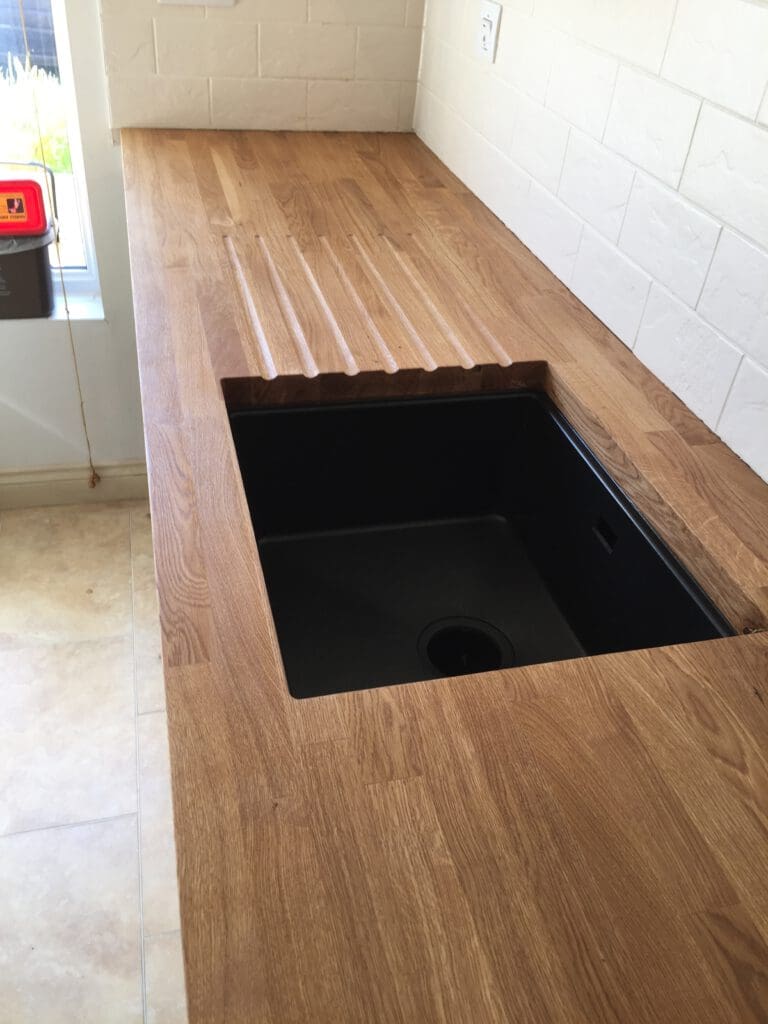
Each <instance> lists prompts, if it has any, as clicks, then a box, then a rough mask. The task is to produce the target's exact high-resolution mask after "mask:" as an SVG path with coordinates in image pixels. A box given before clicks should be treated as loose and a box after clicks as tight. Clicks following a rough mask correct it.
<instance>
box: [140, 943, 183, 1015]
mask: <svg viewBox="0 0 768 1024" xmlns="http://www.w3.org/2000/svg"><path fill="white" fill-rule="evenodd" d="M144 955H145V958H146V986H147V1024H187V999H186V995H185V993H184V958H183V956H182V952H181V934H180V933H179V932H170V933H169V934H167V935H156V936H153V937H152V938H149V939H147V941H146V943H145V945H144Z"/></svg>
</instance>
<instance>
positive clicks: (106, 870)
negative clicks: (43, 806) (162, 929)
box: [0, 816, 142, 1024]
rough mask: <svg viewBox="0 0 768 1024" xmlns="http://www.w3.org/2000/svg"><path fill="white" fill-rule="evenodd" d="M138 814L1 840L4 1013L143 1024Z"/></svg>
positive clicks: (0, 996) (73, 1023)
mask: <svg viewBox="0 0 768 1024" xmlns="http://www.w3.org/2000/svg"><path fill="white" fill-rule="evenodd" d="M136 861H137V851H136V820H135V818H134V817H133V816H129V817H127V818H118V819H116V820H113V821H108V822H99V823H96V824H91V825H78V826H76V827H73V828H63V829H45V830H42V831H37V832H26V833H23V834H21V835H15V836H6V837H4V838H2V839H0V892H2V894H3V908H2V910H3V912H2V914H0V1019H2V1020H3V1022H8V1024H139V1022H140V1021H141V1019H142V1012H141V971H140V957H139V917H138V893H137V879H138V872H137V863H136Z"/></svg>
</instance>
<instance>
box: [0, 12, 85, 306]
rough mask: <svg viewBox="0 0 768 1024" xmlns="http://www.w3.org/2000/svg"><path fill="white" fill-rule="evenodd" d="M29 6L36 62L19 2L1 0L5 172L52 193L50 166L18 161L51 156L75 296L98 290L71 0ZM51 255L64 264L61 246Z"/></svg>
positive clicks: (1, 159)
mask: <svg viewBox="0 0 768 1024" xmlns="http://www.w3.org/2000/svg"><path fill="white" fill-rule="evenodd" d="M23 10H24V21H25V23H26V29H27V39H28V42H29V49H30V57H31V59H30V60H29V61H28V60H27V55H26V52H25V46H24V32H23V28H22V18H21V12H20V9H19V0H0V125H2V132H1V133H0V175H3V176H5V177H10V176H11V175H15V176H22V175H23V176H25V177H34V178H36V179H38V180H40V181H41V184H43V189H44V192H45V193H46V195H47V188H46V186H45V184H44V183H43V181H42V176H43V174H44V172H42V171H41V170H40V169H39V168H34V167H30V168H28V169H26V170H25V169H23V168H21V167H19V166H18V164H20V163H23V164H26V163H29V162H42V160H43V156H44V157H45V160H46V161H47V164H48V166H49V167H50V168H51V170H52V171H53V175H54V181H55V194H56V203H57V207H58V215H59V232H60V244H59V250H58V252H59V253H60V255H61V264H62V268H63V270H64V278H65V283H66V286H67V291H68V292H70V293H72V295H73V296H75V295H76V296H87V295H93V296H95V295H97V293H98V277H97V272H96V259H95V255H94V249H93V238H92V235H91V226H90V218H89V215H88V201H87V193H86V188H85V174H84V170H83V159H82V152H81V146H80V133H79V127H78V120H77V110H76V106H75V98H74V86H73V81H72V66H71V60H70V53H69V40H68V36H67V23H66V15H65V10H64V0H23ZM38 119H39V126H38ZM41 137H42V147H41V144H40V138H41ZM50 258H51V263H52V264H53V265H54V266H57V250H56V247H55V246H54V245H52V246H51V247H50ZM58 278H59V275H58V273H56V274H54V281H55V283H56V284H57V285H58V283H59V282H58Z"/></svg>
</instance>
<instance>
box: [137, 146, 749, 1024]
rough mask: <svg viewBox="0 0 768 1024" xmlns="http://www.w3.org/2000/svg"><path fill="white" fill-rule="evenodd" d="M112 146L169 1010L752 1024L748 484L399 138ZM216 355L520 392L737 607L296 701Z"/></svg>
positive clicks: (321, 390)
mask: <svg viewBox="0 0 768 1024" xmlns="http://www.w3.org/2000/svg"><path fill="white" fill-rule="evenodd" d="M123 150H124V160H125V170H126V187H127V208H128V222H129V236H130V247H131V266H132V274H133V287H134V304H135V310H136V326H137V336H138V349H139V361H140V373H141V388H142V398H143V408H144V419H145V431H146V443H147V453H148V463H149V474H150V493H151V502H152V518H153V534H154V544H155V560H156V569H157V578H158V585H159V591H160V604H161V619H162V627H163V657H164V663H165V674H166V688H167V697H168V721H169V731H170V742H171V759H172V773H173V792H174V807H175V822H176V841H177V848H178V866H179V883H180V893H181V914H182V927H183V938H184V951H185V963H186V972H187V989H188V1001H189V1013H190V1020H191V1022H192V1024H201V1022H206V1024H208V1022H221V1024H235V1022H241V1021H242V1022H248V1024H255V1022H259V1024H260V1022H275V1024H288V1022H312V1024H322V1022H329V1024H330V1022H333V1024H342V1022H344V1024H346V1022H349V1024H358V1022H363V1021H369V1022H374V1021H375V1022H384V1024H392V1022H407V1024H414V1022H433V1021H452V1022H460V1024H464V1022H467V1024H481V1022H486V1021H510V1022H515V1024H525V1022H537V1024H539V1022H541V1024H550V1022H583V1024H597V1022H602V1021H606V1022H608V1021H610V1022H619V1021H620V1022H627V1024H639V1022H645V1021H647V1022H649V1024H650V1022H653V1024H659V1022H662V1021H669V1022H674V1024H685V1022H692V1024H693V1022H695V1024H703V1022H708V1021H711V1022H713V1024H714V1022H717V1024H723V1022H730V1021H734V1022H736V1021H739V1022H742V1021H754V1022H757V1021H765V1020H766V1019H768V633H765V632H760V630H764V629H765V628H766V625H767V624H768V486H766V485H765V484H764V483H762V482H761V481H760V480H759V479H758V478H757V477H756V476H755V475H754V474H753V473H752V472H751V471H750V470H749V469H748V468H747V467H746V466H745V465H744V464H743V463H742V462H740V461H739V459H738V458H736V456H734V455H733V454H731V453H730V452H729V451H728V450H727V449H726V448H725V447H724V446H723V445H722V444H721V443H720V442H719V441H718V440H717V438H716V437H714V435H712V434H711V433H710V431H708V430H707V429H706V427H704V426H703V425H702V424H701V423H700V422H699V421H698V420H697V419H696V418H695V417H694V416H692V415H691V414H690V413H689V412H688V411H687V410H686V409H685V408H684V407H683V406H682V404H681V403H680V402H679V401H677V399H675V398H674V397H673V396H672V395H671V394H670V392H668V391H667V390H666V388H664V387H663V386H662V385H661V384H660V383H658V381H656V380H655V379H654V378H653V377H652V376H651V374H650V373H648V372H647V371H646V370H645V369H644V368H643V367H642V366H641V365H640V363H639V362H638V361H637V360H636V359H635V358H634V356H633V355H632V354H631V353H630V352H629V351H628V350H627V349H626V348H625V347H624V346H623V345H622V344H621V343H620V342H619V341H617V340H616V339H615V338H614V337H613V336H612V335H611V334H610V332H609V331H608V330H607V329H606V328H604V327H603V326H602V325H601V324H600V323H599V322H598V321H597V320H596V319H595V318H594V317H593V316H592V315H591V314H590V313H589V312H588V311H587V310H586V309H585V308H584V307H583V306H582V305H581V304H580V303H579V302H578V301H577V300H576V299H575V298H573V296H571V295H570V293H568V292H567V290H566V289H565V288H564V287H563V286H562V285H561V284H560V283H559V282H558V281H557V280H556V279H555V278H554V277H553V276H552V275H551V274H550V273H549V271H548V270H546V269H545V268H544V267H543V266H542V265H541V264H540V263H539V262H538V261H537V260H536V259H535V258H534V257H533V256H532V255H531V254H530V253H529V252H528V251H527V250H526V249H525V248H524V247H523V246H522V245H521V244H520V243H519V242H518V241H517V239H516V238H515V237H514V236H513V235H511V234H510V233H509V232H508V231H507V230H506V229H505V228H504V227H503V226H502V225H501V224H500V222H499V221H498V220H496V219H495V218H494V217H493V216H492V215H491V214H490V213H489V212H488V211H487V210H486V209H485V207H483V206H482V205H481V204H480V203H479V202H478V201H477V200H476V199H475V198H473V197H472V196H471V195H470V194H469V193H468V192H467V190H466V189H465V188H464V187H463V185H462V184H461V183H460V182H459V181H458V180H457V179H456V178H455V177H453V175H451V174H450V173H449V172H448V171H447V170H446V169H445V167H443V166H442V165H441V164H440V163H439V161H438V160H437V159H436V158H435V157H434V156H433V155H432V154H431V153H430V152H429V151H428V150H427V149H426V148H425V147H424V146H423V145H422V144H421V143H420V142H419V141H418V140H417V139H415V138H414V137H412V136H403V135H399V136H381V135H354V136H352V135H309V134H305V135H299V134H295V135H290V134H268V133H251V132H243V133H235V132H232V133H228V132H215V133H214V132H210V133H209V132H184V131H179V132H171V131H145V130H129V131H125V132H123ZM485 364H488V365H489V368H488V369H484V370H481V369H477V367H479V366H482V365H485ZM494 364H498V366H501V367H503V368H505V369H498V366H497V368H496V369H494V368H493V366H494ZM435 367H440V368H447V369H444V370H442V369H441V370H438V371H437V372H436V373H432V374H430V373H427V372H426V371H427V370H434V369H435ZM454 367H467V368H470V367H476V368H475V369H474V370H470V371H468V372H465V373H460V372H458V371H456V370H454V369H451V368H454ZM419 368H421V371H419ZM408 370H412V371H415V372H406V371H408ZM318 374H319V376H316V375H318ZM223 378H237V379H238V380H239V383H237V384H230V385H228V387H229V388H230V391H229V392H228V395H229V397H230V400H231V401H243V400H249V399H252V400H258V399H259V398H262V397H264V395H266V396H268V397H269V398H270V400H283V399H286V398H287V399H291V398H295V397H305V398H311V397H313V396H314V397H317V396H320V397H328V396H330V395H334V394H342V393H345V394H353V393H360V394H380V393H393V392H395V393H396V392H397V391H414V390H416V391H418V390H425V389H426V390H446V389H449V390H450V389H456V388H459V389H468V390H475V389H478V388H480V387H498V386H503V385H504V384H505V383H506V384H508V383H509V382H510V381H511V382H515V381H520V382H523V383H525V382H532V381H533V382H538V383H539V384H540V385H541V386H542V387H545V388H546V389H547V390H548V391H549V392H550V393H551V394H552V395H553V397H554V398H555V400H556V401H557V402H558V404H560V406H561V407H562V408H563V410H564V411H565V413H566V414H567V415H568V417H569V418H570V420H571V421H572V422H573V423H574V425H575V426H576V427H577V428H578V429H579V430H580V431H581V433H582V434H583V435H584V436H585V437H586V439H587V441H588V442H589V443H590V445H591V446H592V447H593V449H594V450H595V451H596V452H597V453H598V455H599V456H600V457H601V458H602V460H603V461H604V463H605V464H606V465H607V466H608V467H609V468H610V470H611V471H612V473H613V474H614V476H615V477H616V478H617V479H618V481H619V482H620V483H621V485H622V486H623V487H624V488H625V490H626V491H627V492H628V493H629V494H630V496H631V497H632V498H633V500H634V501H635V502H636V504H637V505H638V506H639V507H640V509H641V510H642V511H643V512H644V513H645V515H646V516H647V517H648V518H649V519H650V520H651V521H652V522H653V523H654V525H655V526H656V528H657V529H658V530H659V532H660V533H661V534H662V535H663V536H664V537H665V539H666V540H667V542H668V543H669V544H670V546H671V547H672V548H673V549H674V550H675V551H676V553H677V554H678V555H679V556H680V557H681V558H682V560H683V561H684V562H685V563H686V564H687V565H688V566H689V568H690V569H691V570H692V571H693V572H694V574H695V575H696V576H697V578H698V579H699V580H700V582H701V583H702V585H703V586H704V587H705V589H706V590H707V591H708V592H709V594H710V595H711V596H712V598H713V599H714V600H715V601H716V603H717V604H718V605H719V606H720V607H721V609H722V610H723V611H724V612H725V613H726V614H727V615H728V617H729V618H730V619H731V621H732V622H733V624H734V626H735V627H737V628H738V630H739V631H742V630H749V631H751V630H758V631H757V632H750V633H749V634H748V635H741V636H737V637H735V638H732V639H726V640H716V641H711V642H708V643H702V644H691V645H686V646H680V647H672V648H665V649H657V650H653V651H637V652H633V653H628V654H618V655H608V656H603V657H597V658H586V659H582V660H579V661H573V662H566V663H560V664H554V665H539V666H535V667H530V668H523V669H515V670H506V671H503V672H498V673H492V674H488V675H484V676H474V677H469V678H464V679H451V680H445V681H440V682H434V683H432V682H430V683H419V684H413V685H408V686H399V687H398V686H395V687H386V688H383V689H378V690H368V691H363V692H360V693H351V694H345V695H341V696H331V697H322V698H318V699H316V700H305V701H296V700H293V699H292V698H291V697H290V696H289V694H288V690H287V687H286V684H285V681H284V679H283V675H282V668H281V663H280V657H279V653H278V649H277V646H276V641H275V635H274V629H273V624H272V620H271V616H270V612H269V606H268V603H267V600H266V596H265V590H264V583H263V579H262V575H261V571H260V567H259V560H258V555H257V550H256V544H255V541H254V537H253V533H252V529H251V524H250V520H249V517H248V510H247V507H246V502H245V498H244V495H243V491H242V486H241V482H240V478H239V473H238V469H237V464H236V459H235V455H234V450H233V445H232V442H231V438H230V433H229V429H228V422H227V414H226V408H225V403H224V398H223V394H222V386H221V383H220V381H221V380H222V379H223ZM307 378H312V379H307Z"/></svg>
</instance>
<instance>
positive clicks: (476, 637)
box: [419, 618, 514, 676]
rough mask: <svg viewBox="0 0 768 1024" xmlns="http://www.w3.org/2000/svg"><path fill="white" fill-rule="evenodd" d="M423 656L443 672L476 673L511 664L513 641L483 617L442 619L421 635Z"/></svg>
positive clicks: (512, 659) (443, 673) (457, 673)
mask: <svg viewBox="0 0 768 1024" xmlns="http://www.w3.org/2000/svg"><path fill="white" fill-rule="evenodd" d="M419 649H420V651H421V654H422V657H423V658H425V659H426V661H428V662H429V664H430V666H431V667H432V668H433V669H435V670H436V671H437V672H439V673H440V675H441V676H463V675H472V674H474V673H476V672H492V671H493V670H494V669H498V668H508V667H509V666H510V665H512V664H513V663H514V650H513V648H512V644H511V643H510V642H509V640H508V639H507V638H506V637H505V636H504V634H503V633H502V632H501V631H500V630H498V629H496V627H495V626H492V625H491V624H490V623H489V622H484V621H483V620H482V619H463V618H461V619H442V620H440V621H439V622H433V623H432V625H431V626H428V627H427V629H426V630H424V632H423V633H422V635H421V637H420V639H419Z"/></svg>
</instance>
